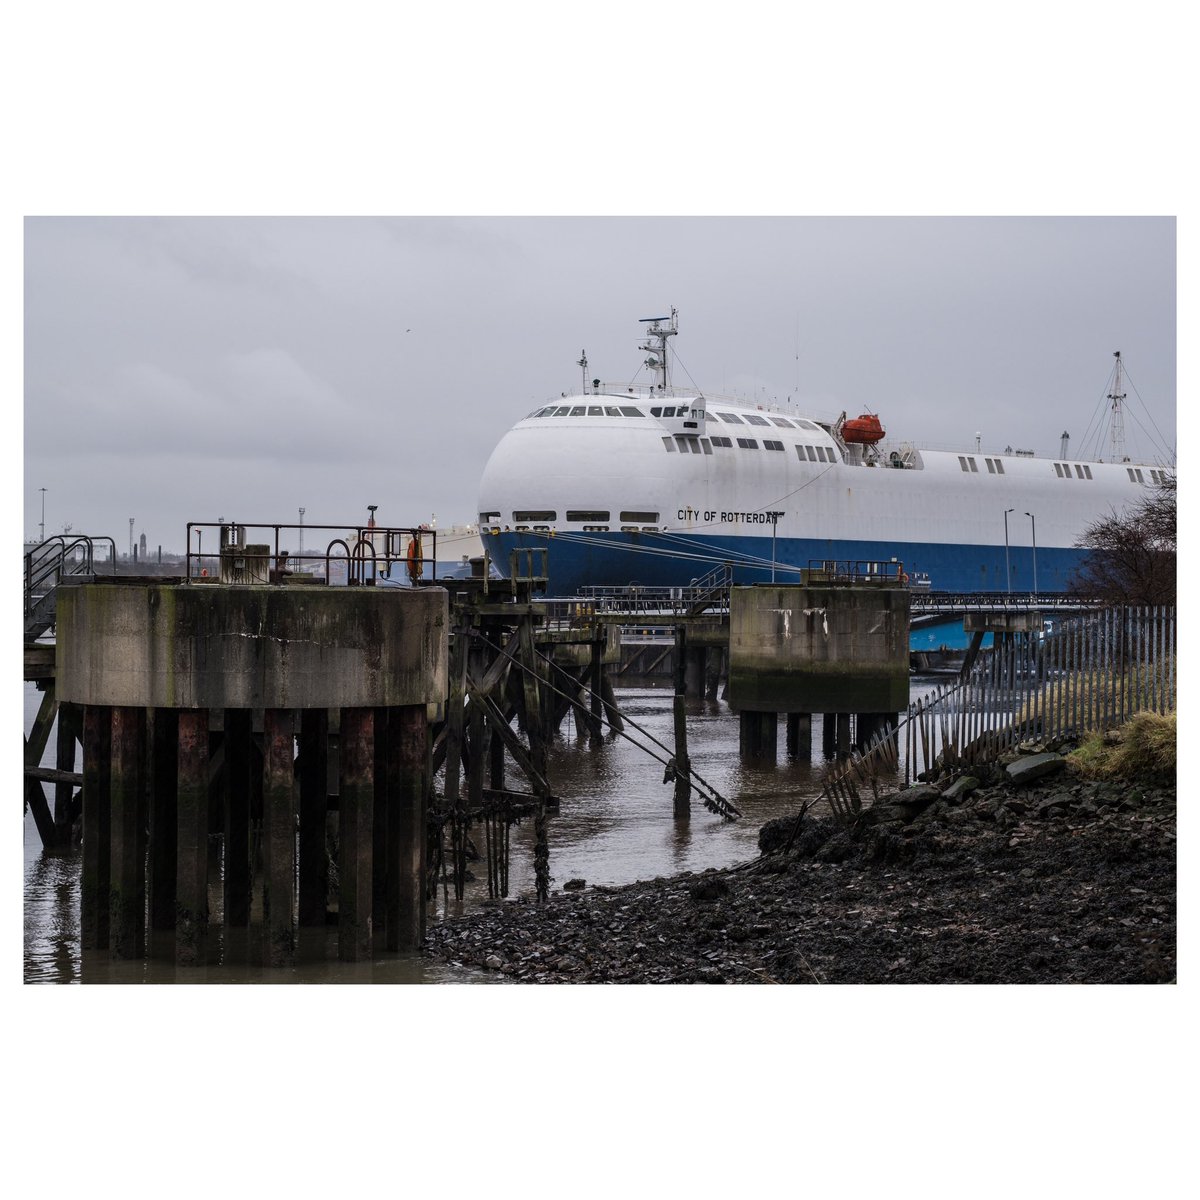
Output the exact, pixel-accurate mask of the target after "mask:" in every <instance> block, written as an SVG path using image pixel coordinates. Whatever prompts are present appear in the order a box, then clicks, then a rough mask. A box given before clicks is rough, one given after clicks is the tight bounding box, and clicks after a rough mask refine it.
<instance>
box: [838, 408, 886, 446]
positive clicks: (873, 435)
mask: <svg viewBox="0 0 1200 1200" xmlns="http://www.w3.org/2000/svg"><path fill="white" fill-rule="evenodd" d="M841 433H842V441H844V442H855V443H857V444H859V445H866V446H873V445H874V444H875V443H876V442H879V441H882V440H883V435H884V429H883V426H882V425H880V423H879V418H878V417H876V416H872V415H871V413H863V414H862V416H861V417H853V418H851V420H849V421H843V422H842V430H841Z"/></svg>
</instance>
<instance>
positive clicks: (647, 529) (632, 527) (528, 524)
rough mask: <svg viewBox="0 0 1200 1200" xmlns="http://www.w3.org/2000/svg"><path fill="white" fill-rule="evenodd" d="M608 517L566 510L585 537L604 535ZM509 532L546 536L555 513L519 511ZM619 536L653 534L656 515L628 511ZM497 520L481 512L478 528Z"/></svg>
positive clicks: (595, 511) (605, 513) (600, 511)
mask: <svg viewBox="0 0 1200 1200" xmlns="http://www.w3.org/2000/svg"><path fill="white" fill-rule="evenodd" d="M611 515H612V514H611V513H609V512H608V511H607V510H606V509H600V508H569V509H567V512H566V518H567V520H568V521H571V522H580V523H582V524H583V529H584V532H585V533H608V531H609V525H608V521H609V520H610V518H611ZM512 517H513V528H514V529H515V530H517V531H518V532H521V531H523V530H529V529H532V530H533V532H534V533H549V532H550V526H551V524H552V523H553V522H555V521H557V520H558V513H557V511H556V510H554V509H552V508H519V509H514V510H513V515H512ZM620 517H621V522H622V524H621V532H622V533H639V532H641V533H657V532H658V513H656V512H640V511H638V510H636V509H629V510H627V511H625V512H623V513H621V514H620ZM499 520H500V514H499V513H498V512H483V513H480V514H479V524H480V525H481V526H486V525H491V524H496V523H497V522H499Z"/></svg>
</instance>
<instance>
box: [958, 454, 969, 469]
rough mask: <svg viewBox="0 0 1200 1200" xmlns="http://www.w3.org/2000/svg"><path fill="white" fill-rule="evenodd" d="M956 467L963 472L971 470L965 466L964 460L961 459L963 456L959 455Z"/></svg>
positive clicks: (965, 461)
mask: <svg viewBox="0 0 1200 1200" xmlns="http://www.w3.org/2000/svg"><path fill="white" fill-rule="evenodd" d="M958 465H959V466H960V467H962V469H963V470H964V471H969V470H970V469H971V468H970V467H968V466H967V460H966V459H965V458H963V456H962V455H961V454H960V455H959V456H958Z"/></svg>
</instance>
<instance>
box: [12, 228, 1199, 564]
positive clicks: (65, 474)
mask: <svg viewBox="0 0 1200 1200" xmlns="http://www.w3.org/2000/svg"><path fill="white" fill-rule="evenodd" d="M672 305H674V306H675V307H676V308H677V309H678V310H679V335H678V337H677V338H676V339H674V344H673V348H674V350H675V351H676V352H677V355H678V360H677V364H676V367H675V372H674V378H673V381H674V382H676V383H678V384H689V383H692V382H694V383H695V384H697V385H699V386H700V387H701V388H704V389H707V390H709V391H721V392H726V393H736V394H740V395H744V396H753V397H755V398H758V399H760V400H761V399H767V400H771V401H776V402H779V403H785V404H786V403H788V402H789V401H790V402H791V403H792V404H793V405H795V406H796V407H797V408H798V409H799V410H801V411H805V412H809V413H814V414H816V415H818V416H821V417H831V416H836V415H837V414H838V413H839V412H840V411H842V410H843V409H844V410H846V411H847V412H850V413H851V414H854V413H857V412H859V411H861V410H865V409H871V410H873V411H877V412H878V413H879V414H880V415H881V418H882V420H883V422H884V425H885V426H886V428H887V429H888V432H889V435H890V436H896V437H901V438H904V439H907V440H912V441H915V442H917V443H919V444H925V445H955V446H965V445H973V444H974V437H975V434H976V433H977V432H978V433H979V434H980V435H981V436H982V443H983V446H984V448H985V449H993V450H996V449H1002V448H1004V447H1005V446H1006V445H1012V446H1014V447H1020V448H1030V449H1034V450H1036V451H1037V452H1038V453H1041V454H1057V452H1058V447H1059V438H1060V435H1061V433H1062V432H1063V430H1067V431H1069V432H1070V433H1071V435H1072V443H1071V445H1072V449H1073V451H1074V452H1075V453H1076V454H1082V453H1083V452H1084V450H1085V445H1084V435H1085V432H1086V431H1087V429H1088V426H1089V424H1090V425H1091V426H1092V433H1093V438H1089V439H1088V446H1089V447H1090V446H1093V445H1094V434H1095V432H1096V425H1095V421H1096V418H1097V415H1098V410H1100V409H1104V408H1105V407H1106V406H1105V405H1103V396H1104V393H1105V390H1106V383H1107V381H1108V376H1109V372H1110V370H1111V367H1112V362H1113V360H1112V352H1113V351H1114V350H1118V349H1119V350H1121V351H1122V355H1123V359H1124V361H1125V363H1126V367H1127V370H1128V373H1129V377H1130V379H1131V380H1132V384H1133V387H1131V388H1129V389H1128V390H1129V396H1130V399H1129V404H1130V411H1129V414H1128V416H1127V419H1126V422H1125V424H1126V435H1127V441H1128V442H1129V443H1130V449H1131V450H1132V451H1140V452H1141V453H1143V454H1145V455H1150V456H1153V455H1155V454H1156V453H1158V450H1157V448H1156V446H1155V441H1156V440H1157V434H1156V430H1155V427H1157V432H1159V433H1161V435H1162V439H1163V441H1164V442H1165V444H1166V445H1167V446H1169V447H1171V448H1173V447H1174V442H1175V390H1176V388H1175V223H1174V221H1173V220H1172V219H1170V218H1134V217H1108V218H1067V217H1059V218H1045V219H1024V218H1014V217H1006V218H1005V217H1001V218H894V219H887V218H866V217H860V218H855V217H846V218H819V217H789V218H768V217H758V218H754V217H749V218H736V217H693V218H672V217H650V218H636V217H562V218H515V217H513V218H482V217H481V218H453V217H433V218H370V217H350V218H335V217H310V218H286V219H285V218H269V217H258V218H219V217H209V218H191V219H186V218H162V219H156V218H128V219H126V218H31V219H29V220H27V222H26V227H25V518H24V532H25V533H26V535H34V534H36V533H37V532H38V526H39V522H40V520H41V499H42V494H41V492H40V489H41V488H43V487H44V488H45V489H46V493H45V505H46V516H45V522H46V530H47V533H53V532H58V531H61V530H62V528H63V526H64V525H65V524H69V525H71V526H72V527H73V528H74V529H75V530H76V531H83V532H87V533H92V534H107V535H111V536H112V537H114V538H115V539H116V542H117V545H118V547H119V548H124V547H127V545H128V536H129V526H128V521H129V518H130V517H133V518H134V519H135V526H134V529H135V535H141V534H142V533H145V535H146V539H147V542H148V544H149V546H150V547H151V548H154V547H156V546H158V545H160V544H161V545H162V546H163V547H164V548H165V549H182V547H183V542H184V536H185V530H186V525H187V523H188V521H205V520H207V521H213V520H216V519H217V518H218V517H220V516H224V517H225V518H226V519H235V518H236V519H237V520H239V521H244V522H272V523H274V522H295V521H296V520H297V519H298V509H299V507H300V506H301V505H303V506H304V507H305V508H306V510H307V511H306V516H305V521H306V523H310V524H349V523H354V522H357V521H359V520H365V514H366V506H367V505H368V504H378V505H379V519H380V520H381V521H382V522H387V523H393V524H400V525H404V524H411V523H416V522H419V521H425V520H429V519H431V517H432V516H433V515H434V514H436V517H437V521H438V524H439V526H444V525H446V524H449V523H451V522H461V521H467V520H472V519H474V516H475V512H476V493H477V487H478V482H479V478H480V474H481V472H482V470H483V466H484V464H485V462H486V461H487V457H488V454H489V453H490V451H491V450H492V448H493V446H494V445H495V444H496V442H497V440H498V439H499V438H500V437H501V436H502V435H503V433H504V432H505V430H506V429H507V428H508V427H509V426H510V425H512V423H513V422H514V421H516V420H518V419H519V418H520V417H522V416H524V415H525V413H526V412H527V411H528V410H530V409H531V408H532V407H533V406H534V405H536V404H538V403H540V402H542V401H544V400H546V399H549V398H552V397H556V396H558V395H559V394H560V392H562V391H563V390H565V389H570V388H574V387H576V386H578V384H579V383H580V381H581V379H582V372H581V371H580V369H579V368H578V367H577V366H576V362H577V360H578V359H579V357H580V352H581V351H583V350H586V352H587V357H588V364H589V366H588V375H589V377H593V376H599V377H600V378H602V379H604V380H606V381H608V380H613V381H615V380H624V381H628V380H632V379H633V378H634V377H635V375H637V373H638V370H639V366H640V364H641V360H642V359H643V357H644V355H642V354H640V353H639V352H638V350H637V340H638V338H639V336H640V332H641V330H640V326H639V325H638V319H639V318H641V317H649V316H657V315H660V314H666V313H668V312H669V311H670V308H671V306H672ZM641 381H643V382H644V381H645V375H644V374H643V376H642V380H641ZM1134 388H1136V392H1135V391H1134ZM1139 397H1140V400H1141V401H1142V402H1144V406H1143V404H1139V403H1138V400H1139ZM1139 421H1140V425H1139ZM1142 427H1144V428H1145V429H1146V430H1148V431H1149V433H1150V434H1151V435H1154V436H1152V437H1151V438H1147V437H1146V436H1145V434H1144V433H1143V430H1142Z"/></svg>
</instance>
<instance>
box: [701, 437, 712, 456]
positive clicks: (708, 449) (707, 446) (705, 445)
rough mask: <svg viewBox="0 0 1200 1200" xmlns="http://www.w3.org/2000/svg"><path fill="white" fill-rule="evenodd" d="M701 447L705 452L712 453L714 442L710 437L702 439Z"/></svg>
mask: <svg viewBox="0 0 1200 1200" xmlns="http://www.w3.org/2000/svg"><path fill="white" fill-rule="evenodd" d="M700 449H701V450H703V451H704V453H705V454H711V453H712V443H711V442H710V441H709V440H708V438H701V439H700Z"/></svg>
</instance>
